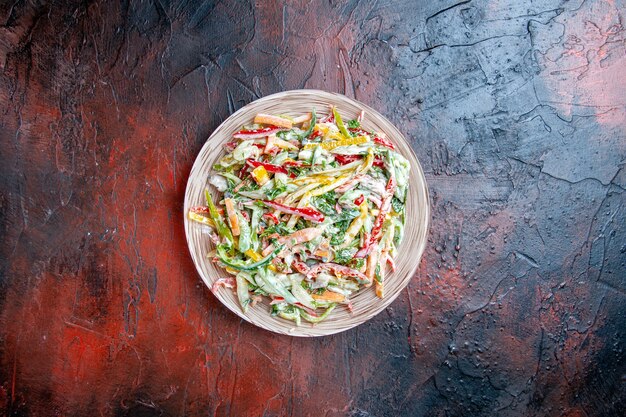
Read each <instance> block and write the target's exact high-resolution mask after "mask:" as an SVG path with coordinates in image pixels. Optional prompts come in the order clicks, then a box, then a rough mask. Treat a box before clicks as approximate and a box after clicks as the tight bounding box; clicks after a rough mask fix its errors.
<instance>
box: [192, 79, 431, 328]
mask: <svg viewBox="0 0 626 417" xmlns="http://www.w3.org/2000/svg"><path fill="white" fill-rule="evenodd" d="M330 105H334V106H337V109H338V110H339V111H340V113H341V114H342V116H343V118H344V120H350V119H354V118H356V117H357V116H358V115H359V113H360V112H361V110H364V111H365V117H364V119H363V121H362V125H363V127H364V128H365V129H367V130H374V131H377V132H384V133H386V134H387V137H388V138H389V139H390V140H391V141H392V142H393V143H394V144H395V145H396V150H397V151H398V152H399V153H400V154H402V155H403V156H404V157H405V158H407V159H408V160H409V162H410V164H411V172H410V179H409V182H410V185H409V191H408V196H407V204H406V207H405V210H406V221H405V234H404V238H403V239H402V242H401V243H400V246H399V248H398V256H397V257H396V259H395V261H396V266H397V268H396V271H395V272H390V273H389V274H388V275H387V277H386V279H385V293H386V295H385V298H384V299H380V298H378V297H376V295H375V294H374V288H373V287H370V288H364V289H362V290H361V291H359V292H358V293H357V294H355V295H354V296H352V298H351V299H352V304H353V312H352V313H350V312H349V311H348V310H347V309H346V308H343V307H342V306H338V307H337V308H335V310H334V311H333V312H332V313H331V314H330V315H329V316H328V317H327V318H326V320H324V321H323V322H321V323H318V324H315V325H312V324H310V323H307V322H305V321H304V320H303V321H302V324H301V325H300V326H296V325H295V323H294V322H292V321H288V320H284V319H281V318H279V317H272V316H271V315H270V313H269V301H268V299H266V297H264V301H263V303H259V304H257V305H256V306H255V307H251V308H249V310H248V313H246V314H244V313H243V312H242V310H241V308H240V306H239V302H238V300H237V295H236V294H235V291H234V290H232V289H229V288H223V287H220V288H219V289H218V290H217V291H215V293H214V294H215V296H216V297H217V298H218V299H219V300H220V301H221V302H222V303H223V304H224V305H225V306H226V307H228V308H229V309H230V310H231V311H232V312H233V313H235V314H237V315H238V316H240V317H241V318H243V319H244V320H246V321H248V322H250V323H252V324H254V325H256V326H259V327H261V328H263V329H267V330H270V331H273V332H276V333H282V334H286V335H291V336H301V337H312V336H324V335H329V334H333V333H338V332H342V331H344V330H348V329H350V328H352V327H354V326H358V325H359V324H361V323H364V322H365V321H367V320H369V319H370V318H372V317H374V316H375V315H376V314H378V313H380V312H381V311H383V310H384V309H385V308H386V307H387V306H388V305H389V304H391V303H392V302H393V300H395V298H396V297H397V296H398V295H400V292H401V291H402V290H403V289H404V287H406V285H407V284H408V283H409V281H410V280H411V278H412V277H413V275H414V274H415V270H416V269H417V266H418V264H419V262H420V258H421V257H422V253H423V251H424V247H425V246H426V238H427V232H428V222H429V218H430V209H429V204H428V189H427V186H426V180H425V179H424V172H423V171H422V168H421V166H420V164H419V162H418V161H417V158H416V157H415V154H414V153H413V151H412V150H411V146H410V145H409V144H408V142H407V141H406V139H405V138H404V136H403V135H402V133H400V132H399V131H398V129H396V128H395V127H394V126H393V125H392V124H391V123H390V122H389V121H388V120H387V119H386V118H385V117H383V116H382V115H380V114H379V113H378V112H377V111H375V110H373V109H371V108H370V107H368V106H366V105H364V104H361V103H359V102H357V101H355V100H352V99H349V98H348V97H345V96H343V95H341V94H333V93H327V92H324V91H318V90H292V91H285V92H282V93H278V94H273V95H271V96H267V97H263V98H261V99H259V100H256V101H254V102H252V103H250V104H248V105H247V106H244V107H242V108H241V109H239V110H238V111H236V112H235V113H234V114H232V115H231V116H230V117H229V118H228V119H226V121H224V123H222V124H221V125H220V126H219V127H218V128H217V129H216V130H215V132H213V134H212V135H211V137H209V139H208V140H207V141H206V143H205V144H204V146H203V147H202V150H200V154H199V155H198V157H197V158H196V161H195V162H194V164H193V168H192V169H191V174H190V175H189V180H188V182H187V190H186V192H185V207H184V211H183V217H184V222H185V233H186V235H187V244H188V245H189V252H190V253H191V257H192V258H193V262H194V263H195V265H196V268H197V269H198V273H199V274H200V277H202V280H203V281H204V283H205V284H206V285H207V286H208V287H209V288H211V286H212V285H213V283H214V282H215V281H216V280H217V279H218V278H220V277H226V276H228V274H227V273H226V271H224V270H223V269H222V268H220V267H219V266H217V265H216V264H214V263H213V262H211V260H210V259H209V258H208V257H207V253H209V251H210V250H211V249H212V246H213V244H212V243H211V242H210V240H209V238H208V236H207V235H206V233H203V228H204V226H203V225H201V224H198V223H194V222H191V221H189V220H188V218H187V215H186V214H187V212H188V210H189V208H190V207H192V206H198V205H206V202H205V199H204V190H205V188H207V187H208V188H209V190H210V191H211V194H212V195H215V196H217V191H216V190H215V187H213V186H209V185H208V176H209V173H210V171H211V167H212V166H213V164H214V163H215V162H216V161H217V160H218V159H219V158H220V157H222V156H223V155H224V154H225V152H224V148H223V146H222V145H224V143H226V142H228V141H230V140H231V137H232V134H233V133H234V132H236V131H238V130H239V129H240V128H241V126H242V125H244V124H247V123H250V122H251V121H252V119H253V118H254V116H255V115H256V114H257V113H270V114H286V115H293V116H296V115H301V114H302V113H305V112H310V111H311V109H312V108H313V107H315V110H316V112H317V113H318V114H319V115H325V114H327V113H328V112H329V106H330Z"/></svg>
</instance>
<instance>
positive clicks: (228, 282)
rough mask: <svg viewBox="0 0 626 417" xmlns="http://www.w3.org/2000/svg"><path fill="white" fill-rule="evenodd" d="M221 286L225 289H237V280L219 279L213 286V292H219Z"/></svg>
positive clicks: (230, 278) (229, 278)
mask: <svg viewBox="0 0 626 417" xmlns="http://www.w3.org/2000/svg"><path fill="white" fill-rule="evenodd" d="M220 286H223V287H225V288H235V278H232V277H228V278H219V279H218V280H217V281H215V282H214V283H213V285H211V291H213V292H217V290H218V288H219V287H220Z"/></svg>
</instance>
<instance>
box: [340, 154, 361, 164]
mask: <svg viewBox="0 0 626 417" xmlns="http://www.w3.org/2000/svg"><path fill="white" fill-rule="evenodd" d="M360 159H363V157H362V156H361V155H335V161H337V162H338V163H339V164H341V165H347V164H349V163H351V162H354V161H358V160H360Z"/></svg>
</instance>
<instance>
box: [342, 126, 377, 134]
mask: <svg viewBox="0 0 626 417" xmlns="http://www.w3.org/2000/svg"><path fill="white" fill-rule="evenodd" d="M348 130H349V131H350V132H352V133H356V134H357V135H361V136H364V135H371V134H372V133H371V132H368V131H367V130H363V129H361V128H358V127H357V128H354V127H351V128H350V129H348Z"/></svg>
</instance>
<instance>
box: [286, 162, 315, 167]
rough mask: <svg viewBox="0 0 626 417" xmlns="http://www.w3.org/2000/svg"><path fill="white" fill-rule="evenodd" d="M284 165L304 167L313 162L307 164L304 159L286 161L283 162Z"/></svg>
mask: <svg viewBox="0 0 626 417" xmlns="http://www.w3.org/2000/svg"><path fill="white" fill-rule="evenodd" d="M283 165H284V166H286V167H296V168H302V167H310V166H311V164H307V163H304V162H302V161H285V162H283Z"/></svg>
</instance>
